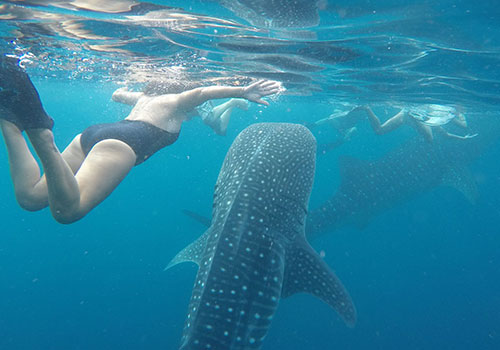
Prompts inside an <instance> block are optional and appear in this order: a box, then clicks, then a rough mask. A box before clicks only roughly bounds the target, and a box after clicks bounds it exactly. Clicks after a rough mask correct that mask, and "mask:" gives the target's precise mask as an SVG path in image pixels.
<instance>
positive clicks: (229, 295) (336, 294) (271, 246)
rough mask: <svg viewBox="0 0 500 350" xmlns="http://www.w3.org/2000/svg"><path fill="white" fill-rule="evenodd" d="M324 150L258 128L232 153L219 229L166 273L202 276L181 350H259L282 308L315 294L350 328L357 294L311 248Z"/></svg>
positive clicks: (294, 135) (302, 137) (215, 216)
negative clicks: (189, 267)
mask: <svg viewBox="0 0 500 350" xmlns="http://www.w3.org/2000/svg"><path fill="white" fill-rule="evenodd" d="M315 158H316V140H315V138H314V136H313V135H312V134H311V133H310V131H309V130H308V129H307V128H305V127H304V126H302V125H298V124H288V123H259V124H253V125H251V126H249V127H248V128H246V129H245V130H243V131H242V132H241V133H240V134H239V135H238V136H237V137H236V139H235V141H234V142H233V144H232V145H231V147H230V149H229V151H228V152H227V154H226V157H225V159H224V162H223V165H222V168H221V170H220V173H219V176H218V179H217V182H216V185H215V191H214V200H213V209H212V219H211V223H210V227H209V228H208V229H207V230H206V231H205V233H204V234H203V235H202V236H201V237H200V238H199V239H197V240H196V241H195V242H193V243H192V244H190V245H189V246H187V247H186V248H185V249H184V250H182V251H181V252H180V253H178V254H177V255H176V256H175V257H174V258H173V259H172V261H171V262H170V263H169V265H168V266H167V268H166V269H169V268H171V267H172V266H174V265H177V264H179V263H181V262H185V261H191V262H195V263H196V264H197V265H198V266H199V270H198V273H197V276H196V279H195V283H194V287H193V291H192V295H191V300H190V304H189V307H188V314H187V317H186V321H185V324H184V330H183V335H182V340H181V345H180V349H181V350H195V349H217V350H224V349H231V350H238V349H260V347H261V344H262V341H263V339H264V338H265V336H266V334H267V332H268V329H269V326H270V324H271V321H272V319H273V315H274V314H275V312H276V310H277V307H278V304H279V302H280V299H282V298H285V297H288V296H291V295H293V294H296V293H301V292H303V293H309V294H312V295H313V296H316V297H318V298H320V299H321V300H323V301H324V302H325V303H326V304H328V305H329V306H331V307H332V308H333V309H334V310H336V311H337V312H338V313H339V315H340V316H341V318H342V319H343V321H344V322H345V323H346V324H347V325H348V326H353V325H354V323H355V321H356V311H355V307H354V305H353V302H352V300H351V297H350V296H349V294H348V292H347V291H346V289H345V288H344V286H343V285H342V283H341V281H340V280H339V279H338V278H337V276H336V275H335V273H334V272H333V271H332V270H331V269H330V268H329V267H328V266H327V264H326V263H325V262H324V261H323V260H322V259H321V258H320V256H319V255H318V254H317V253H316V252H315V251H314V250H313V249H312V248H311V246H310V245H309V243H308V242H307V241H306V238H305V222H306V215H307V206H308V202H309V196H310V192H311V188H312V185H313V178H314V172H315Z"/></svg>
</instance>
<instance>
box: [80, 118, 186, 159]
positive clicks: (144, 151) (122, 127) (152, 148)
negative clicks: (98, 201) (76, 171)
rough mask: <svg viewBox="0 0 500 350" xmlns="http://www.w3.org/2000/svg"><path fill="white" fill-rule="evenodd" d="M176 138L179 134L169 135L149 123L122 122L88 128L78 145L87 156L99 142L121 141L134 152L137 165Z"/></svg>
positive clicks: (137, 121) (136, 121)
mask: <svg viewBox="0 0 500 350" xmlns="http://www.w3.org/2000/svg"><path fill="white" fill-rule="evenodd" d="M178 137H179V133H170V132H168V131H166V130H163V129H160V128H158V127H156V126H154V125H152V124H150V123H146V122H143V121H139V120H122V121H119V122H116V123H108V124H96V125H92V126H90V127H88V128H87V129H85V130H84V131H83V132H82V135H81V137H80V144H81V146H82V150H83V152H84V153H85V155H87V154H88V153H89V152H90V150H91V149H92V147H94V145H95V144H96V143H98V142H99V141H102V140H107V139H115V140H120V141H123V142H125V143H126V144H127V145H129V146H130V148H132V149H133V150H134V152H135V154H136V156H137V160H136V162H135V165H138V164H141V163H142V162H144V161H145V160H146V159H148V158H149V157H151V156H152V155H153V154H155V153H156V152H158V151H159V150H160V149H162V148H163V147H165V146H168V145H171V144H172V143H174V142H175V141H176V140H177V138H178Z"/></svg>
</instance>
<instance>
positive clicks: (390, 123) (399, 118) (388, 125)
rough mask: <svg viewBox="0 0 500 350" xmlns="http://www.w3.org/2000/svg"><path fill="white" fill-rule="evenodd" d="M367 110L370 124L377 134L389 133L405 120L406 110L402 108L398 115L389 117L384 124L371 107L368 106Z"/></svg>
mask: <svg viewBox="0 0 500 350" xmlns="http://www.w3.org/2000/svg"><path fill="white" fill-rule="evenodd" d="M365 111H366V112H367V113H368V120H369V121H370V125H371V127H372V129H373V131H375V133H376V134H377V135H383V134H387V133H389V132H391V131H393V130H396V129H397V128H399V127H400V126H401V125H403V124H404V122H405V118H406V117H405V113H406V112H405V111H403V110H401V111H399V112H398V113H397V114H396V115H394V116H392V117H391V118H389V119H388V120H387V121H385V122H384V123H383V124H381V122H380V119H379V118H378V117H377V116H376V115H375V113H373V111H372V109H371V108H370V107H366V108H365Z"/></svg>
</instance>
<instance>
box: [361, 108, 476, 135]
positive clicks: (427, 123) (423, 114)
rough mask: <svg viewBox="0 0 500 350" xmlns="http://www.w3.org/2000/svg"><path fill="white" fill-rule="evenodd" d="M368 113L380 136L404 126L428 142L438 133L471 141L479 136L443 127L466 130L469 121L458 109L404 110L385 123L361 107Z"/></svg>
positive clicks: (373, 126)
mask: <svg viewBox="0 0 500 350" xmlns="http://www.w3.org/2000/svg"><path fill="white" fill-rule="evenodd" d="M361 108H363V109H364V110H365V111H366V112H367V113H368V120H369V121H370V124H371V126H372V128H373V130H374V131H375V133H376V134H378V135H383V134H387V133H389V132H391V131H393V130H395V129H397V128H399V127H400V126H402V125H404V124H408V125H411V126H412V127H413V128H415V130H416V131H417V132H418V133H419V134H421V135H422V136H423V137H424V139H425V140H426V141H428V142H432V141H433V140H434V132H435V131H437V132H439V133H441V134H443V135H444V136H446V137H451V138H455V139H461V140H464V139H469V138H472V137H475V136H477V134H466V135H464V136H461V135H457V134H453V133H450V132H448V131H447V130H446V129H445V128H444V127H443V126H444V125H446V124H448V123H450V122H452V123H455V124H456V125H458V126H460V127H462V128H464V129H466V128H467V121H466V119H465V116H464V115H463V113H460V112H459V111H457V109H456V108H454V107H450V106H444V105H436V104H424V105H419V106H416V107H412V108H403V109H401V110H400V111H399V112H398V113H397V114H395V115H394V116H392V117H391V118H389V119H388V120H386V121H385V122H384V123H381V122H380V119H379V118H378V117H377V116H376V115H375V113H374V112H373V110H372V109H371V108H370V107H368V106H364V107H361Z"/></svg>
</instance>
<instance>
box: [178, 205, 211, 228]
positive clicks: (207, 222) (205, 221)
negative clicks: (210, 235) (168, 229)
mask: <svg viewBox="0 0 500 350" xmlns="http://www.w3.org/2000/svg"><path fill="white" fill-rule="evenodd" d="M182 213H183V214H184V215H186V216H189V217H190V218H191V219H193V220H194V221H196V222H198V223H200V224H201V225H203V226H205V227H206V228H209V227H210V224H211V223H212V220H211V219H210V218H207V217H206V216H203V215H201V214H198V213H197V212H194V211H192V210H189V209H182Z"/></svg>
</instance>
